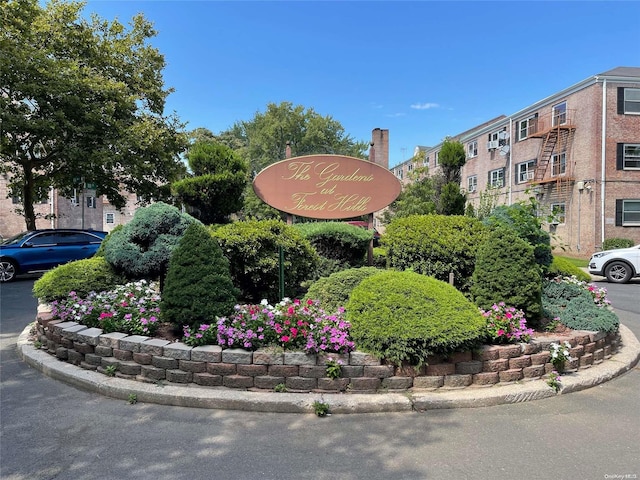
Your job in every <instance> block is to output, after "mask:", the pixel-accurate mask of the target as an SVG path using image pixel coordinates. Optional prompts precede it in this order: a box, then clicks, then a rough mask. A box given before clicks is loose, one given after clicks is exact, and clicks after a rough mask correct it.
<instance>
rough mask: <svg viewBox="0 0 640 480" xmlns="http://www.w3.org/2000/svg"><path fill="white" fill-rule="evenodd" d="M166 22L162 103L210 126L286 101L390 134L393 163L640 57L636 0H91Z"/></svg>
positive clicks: (110, 11) (361, 134)
mask: <svg viewBox="0 0 640 480" xmlns="http://www.w3.org/2000/svg"><path fill="white" fill-rule="evenodd" d="M89 12H95V13H97V14H98V15H99V16H101V17H103V18H106V19H109V20H113V19H114V17H118V19H119V20H120V21H121V22H123V23H127V22H128V21H129V20H130V19H131V17H132V16H133V15H134V14H136V13H139V12H141V13H143V14H144V15H145V17H146V18H147V19H149V20H150V21H152V22H153V23H154V25H155V28H156V29H157V30H158V36H157V37H155V38H154V39H153V41H152V44H153V45H154V46H155V47H157V48H158V49H159V50H160V51H161V52H162V53H163V54H164V55H165V59H166V61H167V68H166V69H165V71H164V78H165V82H166V84H167V85H168V86H172V87H174V88H175V90H176V91H175V93H173V94H172V95H170V97H169V100H168V103H167V109H168V110H169V111H175V112H176V113H177V114H178V116H179V117H180V118H181V119H182V120H183V121H186V122H188V127H187V128H188V129H193V128H197V127H206V128H208V129H210V130H212V131H213V132H214V133H219V132H220V131H222V130H226V129H227V128H229V127H230V126H231V125H233V124H234V123H235V122H236V121H239V120H251V119H252V118H253V117H254V115H255V114H256V112H264V110H265V108H266V106H267V104H268V103H270V102H273V103H280V102H283V101H289V102H292V103H293V104H294V105H302V106H304V107H306V108H313V109H314V110H315V111H316V112H317V113H319V114H321V115H323V116H325V115H329V116H331V117H332V118H334V119H335V120H337V121H339V122H340V123H341V124H342V125H343V127H344V128H345V131H346V133H347V134H349V135H350V136H352V137H353V138H354V139H355V140H361V141H366V142H368V141H370V139H371V130H372V129H374V128H383V129H388V130H389V157H390V162H389V163H390V166H394V165H396V164H398V163H400V162H402V161H403V160H405V159H408V158H410V157H411V155H412V152H413V149H414V147H415V146H416V145H428V146H431V145H436V144H437V143H439V142H440V141H442V139H443V138H444V137H445V136H447V135H456V134H458V133H460V132H463V131H465V130H467V129H469V128H471V127H473V126H475V125H477V124H480V123H483V122H486V121H488V120H490V119H492V118H494V117H496V116H498V115H501V114H505V115H508V114H511V113H514V112H516V111H518V110H520V109H522V108H524V107H526V106H528V105H530V104H532V103H534V102H536V101H538V100H540V99H542V98H545V97H547V96H549V95H552V94H554V93H555V92H557V91H559V90H562V89H564V88H566V87H569V86H571V85H573V84H575V83H578V82H580V81H582V80H584V79H586V78H588V77H590V76H592V75H595V74H598V73H602V72H605V71H607V70H610V69H612V68H615V67H618V66H640V28H639V27H638V19H639V18H640V2H637V1H621V2H611V1H607V2H590V1H580V2H578V1H571V2H557V1H537V2H526V1H517V0H513V1H498V2H489V1H475V2H458V1H447V2H435V1H413V2H400V1H373V2H371V1H350V2H349V1H322V2H320V1H253V2H249V1H135V0H132V1H116V0H89V1H88V3H87V7H86V9H85V13H89Z"/></svg>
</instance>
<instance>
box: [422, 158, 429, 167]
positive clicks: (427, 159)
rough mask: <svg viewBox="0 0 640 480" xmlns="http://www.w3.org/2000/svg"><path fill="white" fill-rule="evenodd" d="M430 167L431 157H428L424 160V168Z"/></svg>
mask: <svg viewBox="0 0 640 480" xmlns="http://www.w3.org/2000/svg"><path fill="white" fill-rule="evenodd" d="M428 166H429V157H426V158H425V159H424V163H423V167H428Z"/></svg>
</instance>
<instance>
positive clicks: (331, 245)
mask: <svg viewBox="0 0 640 480" xmlns="http://www.w3.org/2000/svg"><path fill="white" fill-rule="evenodd" d="M295 227H296V228H297V229H298V230H299V231H300V233H302V236H303V237H304V238H306V239H307V240H309V242H310V243H311V245H312V246H313V248H315V249H316V252H318V255H320V256H321V257H325V258H329V259H332V260H338V261H340V262H341V263H346V264H347V265H349V266H352V267H357V266H361V265H363V264H364V262H365V260H366V255H367V250H368V248H369V243H370V242H371V240H372V239H373V232H372V231H371V230H365V229H364V228H360V227H356V226H354V225H350V224H348V223H344V222H311V223H299V224H296V225H295Z"/></svg>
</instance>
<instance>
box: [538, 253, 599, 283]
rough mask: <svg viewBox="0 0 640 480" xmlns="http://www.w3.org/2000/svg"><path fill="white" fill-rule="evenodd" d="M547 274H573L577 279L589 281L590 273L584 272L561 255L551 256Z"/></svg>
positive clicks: (551, 275)
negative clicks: (551, 260) (551, 259)
mask: <svg viewBox="0 0 640 480" xmlns="http://www.w3.org/2000/svg"><path fill="white" fill-rule="evenodd" d="M547 276H549V277H558V276H560V277H571V276H574V277H576V278H577V279H578V280H582V281H583V282H590V281H591V275H589V274H588V273H587V272H585V271H584V270H582V269H581V268H578V267H576V266H575V265H574V264H573V263H571V261H569V260H567V259H566V258H562V257H553V262H551V266H550V267H549V271H548V272H547Z"/></svg>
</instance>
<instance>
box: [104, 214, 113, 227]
mask: <svg viewBox="0 0 640 480" xmlns="http://www.w3.org/2000/svg"><path fill="white" fill-rule="evenodd" d="M104 223H106V224H107V225H113V224H114V223H116V215H115V213H112V212H109V213H105V214H104Z"/></svg>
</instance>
